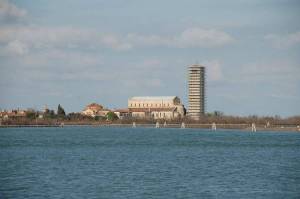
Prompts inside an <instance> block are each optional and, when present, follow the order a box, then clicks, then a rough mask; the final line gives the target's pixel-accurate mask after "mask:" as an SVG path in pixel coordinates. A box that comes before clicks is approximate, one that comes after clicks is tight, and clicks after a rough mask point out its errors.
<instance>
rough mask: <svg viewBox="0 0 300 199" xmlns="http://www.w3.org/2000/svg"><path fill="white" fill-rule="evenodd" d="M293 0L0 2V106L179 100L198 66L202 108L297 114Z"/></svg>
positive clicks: (299, 59) (299, 68)
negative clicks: (202, 73) (202, 76)
mask: <svg viewBox="0 0 300 199" xmlns="http://www.w3.org/2000/svg"><path fill="white" fill-rule="evenodd" d="M299 13H300V3H299V1H296V0H272V1H271V0H264V1H261V0H252V1H246V0H236V1H213V0H209V1H199V0H186V1H175V0H164V1H158V0H152V1H143V0H126V1H124V0H112V1H104V0H89V1H82V0H80V1H79V0H64V1H63V0H51V1H49V0H39V1H36V0H22V1H21V0H14V1H8V0H0V91H1V95H0V109H11V108H16V107H19V108H24V109H25V108H36V109H43V107H44V106H45V105H47V106H48V107H50V108H54V109H56V107H57V105H58V104H59V103H60V104H62V106H63V107H64V108H65V109H66V111H67V112H73V111H81V110H82V109H83V108H84V106H85V105H86V104H88V103H91V102H97V103H100V104H103V105H104V106H106V107H108V108H123V107H126V106H127V99H128V98H129V97H131V96H145V95H147V96H149V95H154V96H157V95H177V96H179V97H180V98H181V99H182V101H183V103H184V104H185V106H186V107H187V106H188V102H187V67H188V65H190V64H193V63H195V62H198V63H200V64H202V65H205V66H206V68H207V75H206V77H207V81H206V83H207V103H206V104H207V111H209V112H211V111H214V110H220V111H223V112H225V113H226V114H235V115H253V114H257V115H262V116H263V115H281V116H284V117H286V116H291V115H299V114H300V106H299V105H300V56H299V55H300V23H299V19H300V14H299Z"/></svg>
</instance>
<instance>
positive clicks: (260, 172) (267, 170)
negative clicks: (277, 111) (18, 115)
mask: <svg viewBox="0 0 300 199" xmlns="http://www.w3.org/2000/svg"><path fill="white" fill-rule="evenodd" d="M0 198H14V199H15V198H31V199H32V198H75V199H77V198H300V133H278V132H277V133H270V132H265V133H263V132H259V133H255V134H253V133H252V134H251V133H250V132H239V131H221V132H220V131H219V132H218V131H217V132H211V131H209V130H199V129H154V128H148V129H147V128H136V129H132V128H93V127H73V128H72V127H65V128H9V129H0Z"/></svg>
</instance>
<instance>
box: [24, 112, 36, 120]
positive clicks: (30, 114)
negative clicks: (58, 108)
mask: <svg viewBox="0 0 300 199" xmlns="http://www.w3.org/2000/svg"><path fill="white" fill-rule="evenodd" d="M36 117H37V113H36V112H35V111H27V112H26V118H28V119H35V118H36Z"/></svg>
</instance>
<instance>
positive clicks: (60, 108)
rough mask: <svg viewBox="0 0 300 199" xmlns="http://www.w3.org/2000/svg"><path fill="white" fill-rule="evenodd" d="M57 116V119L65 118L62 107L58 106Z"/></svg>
mask: <svg viewBox="0 0 300 199" xmlns="http://www.w3.org/2000/svg"><path fill="white" fill-rule="evenodd" d="M57 116H58V117H65V116H66V112H65V110H64V109H63V107H62V106H61V105H60V104H59V105H58V107H57Z"/></svg>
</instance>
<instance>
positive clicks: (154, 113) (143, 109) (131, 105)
mask: <svg viewBox="0 0 300 199" xmlns="http://www.w3.org/2000/svg"><path fill="white" fill-rule="evenodd" d="M128 109H129V111H130V112H131V114H132V117H135V118H153V119H166V120H171V119H176V118H182V117H184V115H185V108H184V106H183V104H181V102H180V99H179V97H177V96H157V97H154V96H147V97H132V98H130V99H129V100H128Z"/></svg>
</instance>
